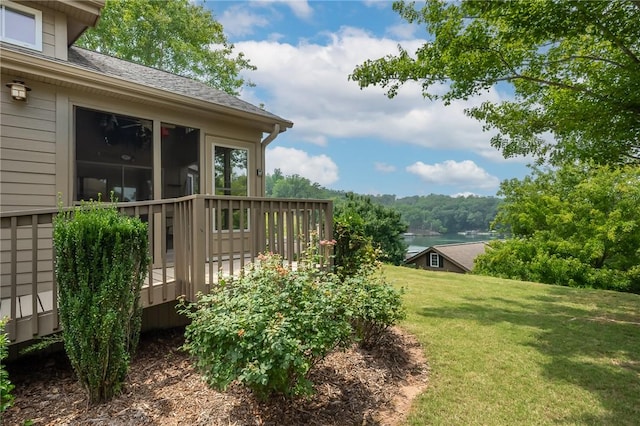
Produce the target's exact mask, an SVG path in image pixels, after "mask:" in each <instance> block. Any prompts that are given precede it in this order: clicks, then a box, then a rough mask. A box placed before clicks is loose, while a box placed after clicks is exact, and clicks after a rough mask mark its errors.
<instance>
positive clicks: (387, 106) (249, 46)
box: [236, 27, 503, 162]
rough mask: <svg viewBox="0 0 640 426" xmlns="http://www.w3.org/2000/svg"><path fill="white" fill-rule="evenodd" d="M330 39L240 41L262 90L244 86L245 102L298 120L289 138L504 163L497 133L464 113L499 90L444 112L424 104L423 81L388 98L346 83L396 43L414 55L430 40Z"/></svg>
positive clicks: (346, 33) (348, 31) (345, 32)
mask: <svg viewBox="0 0 640 426" xmlns="http://www.w3.org/2000/svg"><path fill="white" fill-rule="evenodd" d="M326 36H327V39H326V43H325V42H322V43H311V42H299V43H298V44H296V45H293V44H289V43H283V42H278V41H273V40H272V41H246V42H239V43H236V47H237V49H238V51H241V52H244V53H245V55H246V56H247V58H249V59H250V60H251V63H252V64H254V65H256V66H257V67H258V70H257V71H255V72H251V73H250V74H248V75H247V77H248V78H249V79H250V80H251V81H252V82H254V83H256V84H257V87H256V88H248V89H245V90H244V92H243V94H242V97H243V98H244V99H246V100H247V101H249V102H252V103H254V104H259V103H264V104H265V105H266V106H267V109H268V110H269V111H272V112H274V113H276V114H278V115H280V116H282V117H285V118H287V119H290V120H292V121H293V122H294V123H295V127H294V128H293V129H292V130H291V137H295V138H297V139H298V140H300V141H311V142H312V143H316V144H317V143H318V142H317V141H318V140H321V141H326V140H331V139H338V138H377V139H382V140H385V141H387V142H388V143H393V144H396V145H397V144H409V145H417V146H421V147H425V148H433V149H442V150H459V151H464V152H473V153H475V154H477V155H480V156H482V157H484V158H487V159H489V160H491V161H496V162H501V161H503V159H502V157H501V155H500V153H499V152H498V151H497V150H496V149H494V148H493V147H491V146H490V144H489V140H490V138H491V136H492V133H488V132H483V130H482V125H481V123H479V122H478V121H476V120H474V119H472V118H469V117H467V116H466V115H465V114H464V110H465V108H468V107H470V106H473V105H479V104H480V103H481V102H483V101H486V100H491V101H499V100H500V99H501V95H500V94H499V93H498V92H497V91H495V90H491V91H489V92H488V93H486V94H485V95H483V96H481V97H479V98H476V99H474V100H472V101H469V102H464V101H455V102H452V103H451V105H450V106H448V107H445V106H443V104H442V103H441V102H430V101H427V100H425V99H424V98H423V96H422V94H421V87H420V84H419V83H418V82H408V83H406V84H405V85H404V87H403V88H402V89H401V90H400V92H399V94H398V96H397V97H396V98H395V99H392V100H389V99H388V98H387V97H386V96H384V90H383V89H382V88H380V87H370V88H366V89H364V90H360V89H359V87H358V84H357V83H356V82H353V81H349V80H348V76H349V74H350V73H352V72H353V70H354V68H355V67H356V66H357V65H359V64H361V63H362V62H364V61H365V60H366V59H374V58H380V57H383V56H385V55H388V54H395V53H396V52H397V45H398V43H401V44H402V45H403V47H404V48H405V49H407V50H408V51H410V52H412V51H415V50H416V49H417V48H418V47H420V46H422V45H423V44H424V43H425V40H421V39H414V40H402V41H400V40H399V39H392V38H376V37H374V36H373V35H371V34H370V33H368V32H366V31H364V30H362V29H358V28H353V27H343V28H341V29H340V30H339V31H338V32H336V33H327V34H326ZM445 89H446V87H444V86H442V87H439V88H437V90H439V91H443V90H445ZM314 141H315V142H314Z"/></svg>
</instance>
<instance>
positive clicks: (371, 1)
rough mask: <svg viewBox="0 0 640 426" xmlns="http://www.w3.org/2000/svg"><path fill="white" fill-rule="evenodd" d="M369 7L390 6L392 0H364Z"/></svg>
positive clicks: (382, 7) (380, 7)
mask: <svg viewBox="0 0 640 426" xmlns="http://www.w3.org/2000/svg"><path fill="white" fill-rule="evenodd" d="M362 3H364V5H365V6H367V7H377V8H378V9H384V8H390V7H391V4H392V1H391V0H362Z"/></svg>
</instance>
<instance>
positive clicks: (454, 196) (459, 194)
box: [451, 191, 478, 198]
mask: <svg viewBox="0 0 640 426" xmlns="http://www.w3.org/2000/svg"><path fill="white" fill-rule="evenodd" d="M477 195H478V194H475V193H473V192H469V191H465V192H458V193H457V194H453V195H451V198H466V197H471V196H477Z"/></svg>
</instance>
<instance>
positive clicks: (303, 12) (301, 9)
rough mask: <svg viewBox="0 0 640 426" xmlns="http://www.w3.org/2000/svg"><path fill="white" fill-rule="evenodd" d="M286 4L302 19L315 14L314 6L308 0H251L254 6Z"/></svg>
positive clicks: (269, 6)
mask: <svg viewBox="0 0 640 426" xmlns="http://www.w3.org/2000/svg"><path fill="white" fill-rule="evenodd" d="M276 3H280V4H286V5H287V6H288V7H289V8H290V9H291V11H292V12H293V14H294V15H296V16H297V17H298V18H300V19H308V18H311V16H312V15H313V8H312V7H311V6H310V5H309V2H308V1H307V0H251V4H252V5H254V6H260V7H268V8H271V7H272V6H273V5H274V4H276Z"/></svg>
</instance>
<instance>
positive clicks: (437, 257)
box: [429, 252, 440, 268]
mask: <svg viewBox="0 0 640 426" xmlns="http://www.w3.org/2000/svg"><path fill="white" fill-rule="evenodd" d="M434 256H435V257H434ZM434 260H435V262H434ZM429 267H431V268H439V267H440V255H439V254H438V253H433V252H432V253H429Z"/></svg>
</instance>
